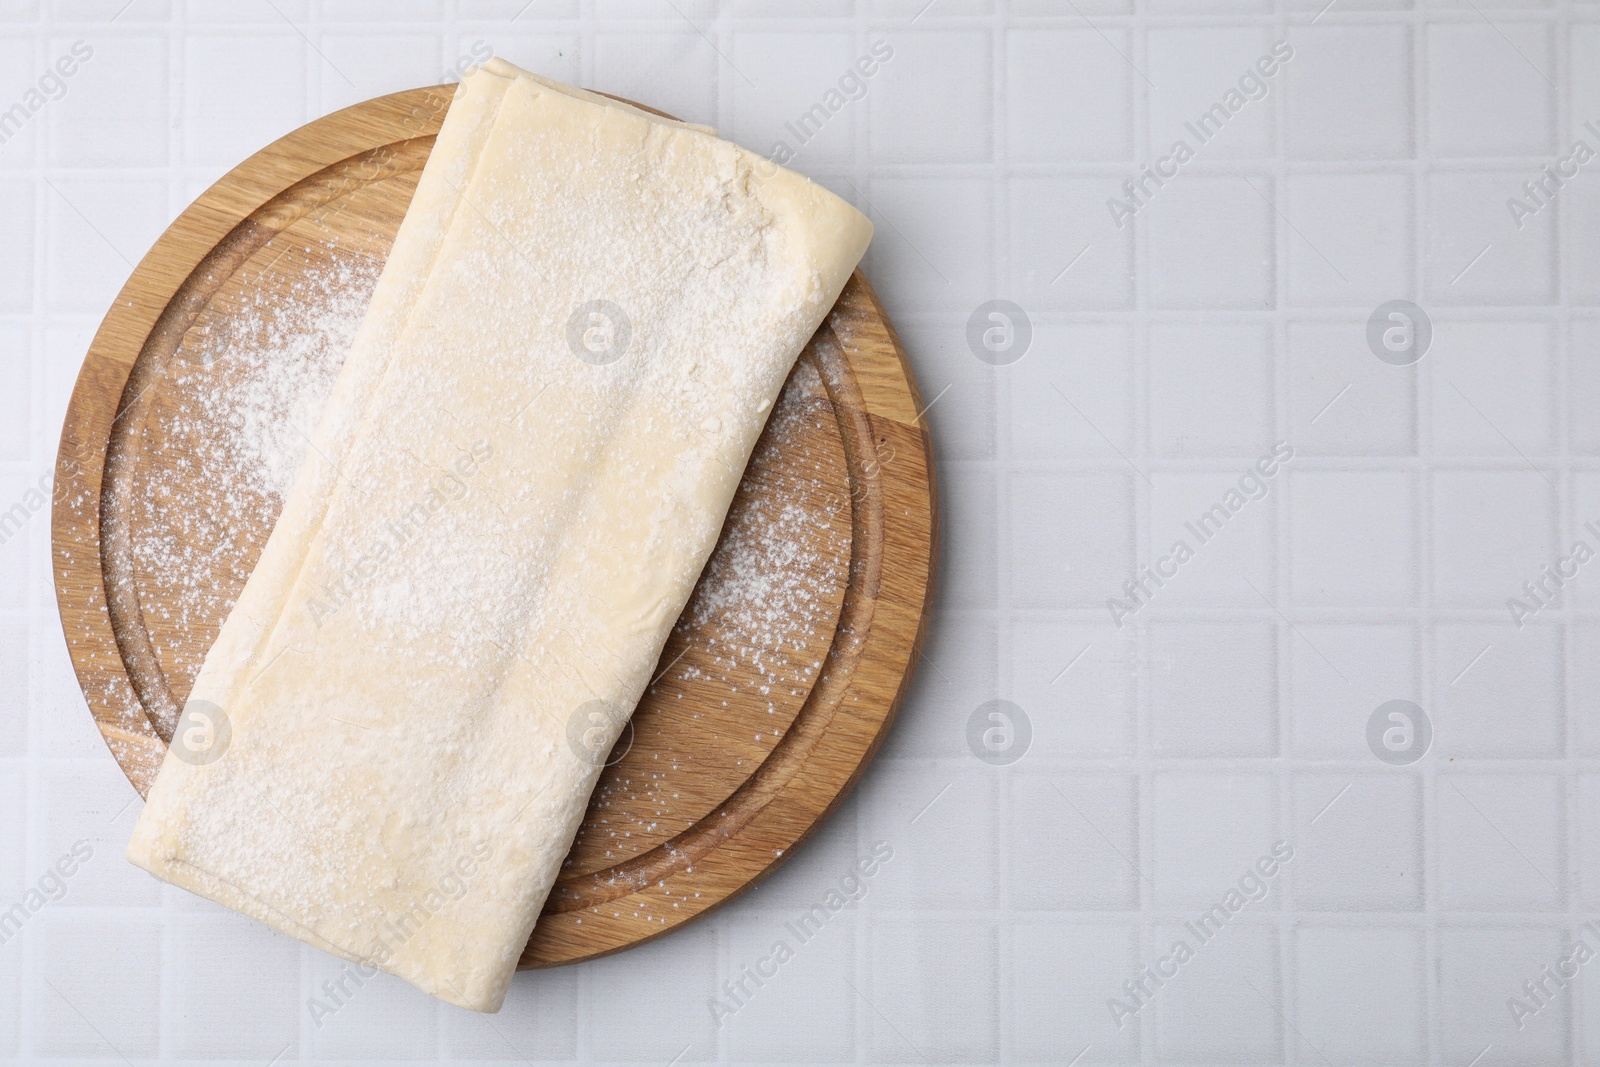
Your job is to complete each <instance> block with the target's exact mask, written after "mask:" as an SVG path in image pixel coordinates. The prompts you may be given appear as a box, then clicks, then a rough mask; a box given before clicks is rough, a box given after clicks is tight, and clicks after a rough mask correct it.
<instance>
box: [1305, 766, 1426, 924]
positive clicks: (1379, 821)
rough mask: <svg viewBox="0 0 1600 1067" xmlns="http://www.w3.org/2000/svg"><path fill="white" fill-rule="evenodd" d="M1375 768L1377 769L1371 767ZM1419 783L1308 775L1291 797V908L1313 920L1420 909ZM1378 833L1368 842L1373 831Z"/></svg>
mask: <svg viewBox="0 0 1600 1067" xmlns="http://www.w3.org/2000/svg"><path fill="white" fill-rule="evenodd" d="M1373 768H1374V769H1377V768H1378V764H1377V762H1376V761H1374V762H1373ZM1422 792H1423V790H1422V781H1421V779H1420V778H1419V777H1418V776H1415V775H1411V774H1405V773H1399V772H1389V771H1387V769H1384V773H1373V772H1372V771H1367V772H1365V773H1358V774H1307V775H1303V776H1301V777H1299V778H1298V779H1297V780H1296V782H1295V790H1294V793H1295V795H1294V810H1295V814H1294V840H1295V842H1296V843H1297V845H1298V847H1297V848H1296V851H1295V858H1294V862H1293V863H1292V864H1291V865H1290V866H1291V868H1292V869H1291V871H1290V878H1291V879H1292V882H1293V885H1294V903H1295V907H1297V908H1301V909H1304V910H1306V911H1319V912H1334V911H1341V912H1370V911H1383V912H1395V911H1415V910H1420V909H1421V908H1422V906H1423V899H1424V897H1423V894H1424V891H1425V889H1424V881H1425V878H1424V868H1423V834H1424V824H1423V801H1422ZM1380 825H1381V826H1383V827H1384V832H1383V834H1382V835H1379V836H1374V835H1373V834H1372V827H1374V826H1380Z"/></svg>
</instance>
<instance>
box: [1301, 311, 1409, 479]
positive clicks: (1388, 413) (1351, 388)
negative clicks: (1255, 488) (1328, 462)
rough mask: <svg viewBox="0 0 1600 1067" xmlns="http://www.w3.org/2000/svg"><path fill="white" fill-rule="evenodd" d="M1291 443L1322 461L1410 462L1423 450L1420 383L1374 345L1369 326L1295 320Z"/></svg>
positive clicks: (1356, 322)
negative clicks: (1401, 459)
mask: <svg viewBox="0 0 1600 1067" xmlns="http://www.w3.org/2000/svg"><path fill="white" fill-rule="evenodd" d="M1286 355H1287V359H1288V365H1289V372H1288V376H1289V431H1290V432H1289V441H1290V443H1291V444H1292V445H1293V446H1294V448H1295V450H1296V452H1298V453H1301V454H1304V455H1308V456H1311V455H1316V456H1405V455H1413V454H1415V452H1416V447H1417V446H1416V435H1417V424H1416V423H1417V379H1416V370H1415V368H1414V367H1396V366H1393V365H1391V364H1389V363H1385V362H1384V361H1383V360H1380V359H1378V358H1377V357H1376V356H1374V355H1373V353H1372V351H1371V350H1370V349H1369V348H1368V347H1367V342H1366V334H1365V323H1363V322H1358V321H1354V320H1349V321H1344V322H1333V323H1329V322H1292V323H1290V325H1289V332H1288V345H1287V351H1286Z"/></svg>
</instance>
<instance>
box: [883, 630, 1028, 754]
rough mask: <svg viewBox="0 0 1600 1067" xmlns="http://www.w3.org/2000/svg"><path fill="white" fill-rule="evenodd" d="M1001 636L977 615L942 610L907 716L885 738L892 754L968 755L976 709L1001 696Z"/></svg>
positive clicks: (930, 634)
mask: <svg viewBox="0 0 1600 1067" xmlns="http://www.w3.org/2000/svg"><path fill="white" fill-rule="evenodd" d="M998 667H999V646H998V642H997V640H996V635H995V634H994V633H992V632H990V631H989V630H988V628H987V627H986V626H984V625H983V624H982V623H981V622H975V621H974V618H973V616H970V615H963V614H961V613H959V612H945V611H940V612H938V613H936V614H935V615H934V616H933V618H932V619H930V620H929V624H928V635H927V639H926V641H925V642H924V644H923V648H922V656H921V669H920V670H918V671H917V672H916V675H915V676H914V677H913V678H912V681H911V687H910V689H909V690H908V691H907V693H906V703H905V707H904V708H903V709H902V710H903V712H904V714H903V715H900V716H898V717H897V718H896V721H895V726H894V729H893V730H891V731H890V732H889V736H888V738H886V739H885V740H884V743H883V745H884V747H883V752H884V754H885V755H888V756H962V755H966V753H967V747H966V724H967V718H968V717H969V716H970V715H971V714H972V712H973V709H975V708H977V707H978V705H980V704H982V703H984V702H985V701H989V700H994V699H995V698H996V697H998V696H999V695H1000V683H999V677H998Z"/></svg>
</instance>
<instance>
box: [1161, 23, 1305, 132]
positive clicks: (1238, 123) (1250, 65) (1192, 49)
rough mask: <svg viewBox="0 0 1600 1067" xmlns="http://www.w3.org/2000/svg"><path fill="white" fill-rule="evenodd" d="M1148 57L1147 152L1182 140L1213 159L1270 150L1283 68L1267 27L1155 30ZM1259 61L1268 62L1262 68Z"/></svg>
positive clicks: (1208, 27) (1209, 27) (1207, 27)
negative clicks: (1264, 72)
mask: <svg viewBox="0 0 1600 1067" xmlns="http://www.w3.org/2000/svg"><path fill="white" fill-rule="evenodd" d="M1163 2H1166V3H1173V4H1179V3H1186V2H1187V0H1163ZM1245 2H1246V3H1247V4H1253V3H1254V2H1255V0H1245ZM1208 6H1209V5H1208ZM1145 56H1146V64H1147V66H1146V69H1145V74H1146V75H1147V76H1148V77H1149V80H1150V85H1148V86H1146V88H1148V89H1149V93H1148V98H1149V101H1150V132H1149V137H1148V138H1147V140H1146V144H1145V148H1146V151H1147V152H1149V153H1152V154H1162V153H1165V152H1167V151H1168V150H1169V149H1171V148H1172V146H1173V144H1174V142H1176V141H1179V140H1181V141H1184V142H1186V143H1187V144H1188V145H1189V147H1190V149H1191V150H1192V151H1194V152H1195V154H1196V156H1197V157H1198V158H1200V159H1204V160H1208V161H1209V160H1223V159H1261V158H1263V157H1265V156H1268V155H1271V153H1272V127H1273V123H1272V105H1271V103H1270V98H1271V96H1272V93H1273V91H1274V89H1276V88H1279V87H1280V86H1281V75H1282V73H1283V70H1284V68H1283V66H1282V64H1281V61H1280V60H1279V59H1278V58H1277V57H1275V56H1273V54H1272V38H1271V37H1270V36H1269V35H1268V33H1267V32H1266V31H1264V30H1262V29H1260V28H1257V27H1254V26H1238V27H1228V28H1221V27H1216V26H1205V27H1187V26H1186V27H1182V28H1177V27H1174V28H1170V29H1156V30H1152V31H1150V32H1149V33H1148V34H1147V35H1146V37H1145ZM1257 60H1262V61H1263V66H1262V68H1261V69H1259V70H1258V69H1257V68H1256V65H1255V64H1256V61H1257ZM1268 69H1270V70H1273V71H1274V75H1273V77H1270V78H1268V77H1263V75H1262V73H1261V71H1262V70H1268ZM1150 86H1153V88H1151V87H1150Z"/></svg>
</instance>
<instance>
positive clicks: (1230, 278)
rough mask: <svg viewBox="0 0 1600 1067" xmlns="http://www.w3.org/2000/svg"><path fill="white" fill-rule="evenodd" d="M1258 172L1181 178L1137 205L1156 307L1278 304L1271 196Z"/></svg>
mask: <svg viewBox="0 0 1600 1067" xmlns="http://www.w3.org/2000/svg"><path fill="white" fill-rule="evenodd" d="M1275 195H1276V190H1275V189H1274V188H1273V183H1272V181H1271V179H1269V178H1267V177H1265V176H1263V175H1246V174H1235V175H1232V176H1229V177H1211V176H1209V175H1200V174H1196V175H1192V176H1191V175H1180V177H1179V178H1177V179H1175V180H1173V181H1171V182H1169V183H1168V184H1167V185H1166V186H1164V187H1163V188H1161V189H1158V190H1156V191H1155V193H1154V195H1153V196H1151V198H1150V199H1149V200H1148V201H1147V202H1146V204H1145V205H1144V206H1143V207H1141V208H1140V210H1139V212H1138V215H1137V216H1136V219H1135V221H1134V222H1133V223H1132V225H1134V226H1142V227H1145V228H1146V230H1147V232H1148V234H1149V237H1148V242H1149V249H1150V266H1149V271H1148V273H1149V278H1150V282H1149V285H1150V291H1149V300H1150V302H1151V303H1152V304H1153V305H1155V306H1156V307H1162V308H1238V309H1249V310H1261V309H1265V308H1270V307H1272V306H1273V305H1274V303H1275V300H1276V296H1275V293H1276V286H1275V281H1274V275H1273V262H1274V259H1275V255H1274V251H1273V231H1274V227H1275V225H1276V215H1275V212H1274V204H1273V198H1274V196H1275Z"/></svg>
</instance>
